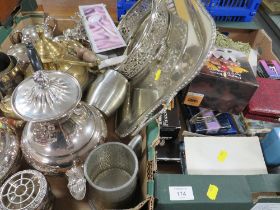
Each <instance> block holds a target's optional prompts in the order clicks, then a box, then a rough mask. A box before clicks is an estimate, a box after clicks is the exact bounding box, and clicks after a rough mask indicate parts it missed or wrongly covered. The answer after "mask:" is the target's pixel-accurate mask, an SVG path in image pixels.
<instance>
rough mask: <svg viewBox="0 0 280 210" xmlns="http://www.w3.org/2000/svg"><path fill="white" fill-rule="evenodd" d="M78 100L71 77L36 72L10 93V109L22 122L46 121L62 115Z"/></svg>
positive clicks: (65, 74)
mask: <svg viewBox="0 0 280 210" xmlns="http://www.w3.org/2000/svg"><path fill="white" fill-rule="evenodd" d="M81 97H82V91H81V88H80V85H79V83H78V81H77V80H76V79H75V78H74V77H73V76H71V75H69V74H67V73H64V72H58V71H44V70H39V71H36V72H35V73H34V74H33V77H29V78H27V79H25V80H24V81H22V82H21V83H20V84H19V85H18V87H17V88H16V89H15V90H14V92H13V95H12V108H13V110H14V112H16V113H17V114H18V115H19V116H20V117H21V118H22V119H24V120H26V121H33V122H42V121H50V120H56V119H59V118H62V117H64V116H66V115H67V113H69V112H70V111H71V110H73V109H74V108H75V107H76V106H77V104H78V103H79V102H80V100H81Z"/></svg>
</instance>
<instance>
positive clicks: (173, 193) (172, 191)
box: [169, 186, 194, 201]
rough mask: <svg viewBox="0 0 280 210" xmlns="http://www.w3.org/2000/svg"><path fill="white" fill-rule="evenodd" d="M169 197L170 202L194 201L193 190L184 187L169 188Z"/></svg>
mask: <svg viewBox="0 0 280 210" xmlns="http://www.w3.org/2000/svg"><path fill="white" fill-rule="evenodd" d="M169 196H170V200H171V201H192V200H194V196H193V189H192V187H190V186H186V187H174V186H172V187H169Z"/></svg>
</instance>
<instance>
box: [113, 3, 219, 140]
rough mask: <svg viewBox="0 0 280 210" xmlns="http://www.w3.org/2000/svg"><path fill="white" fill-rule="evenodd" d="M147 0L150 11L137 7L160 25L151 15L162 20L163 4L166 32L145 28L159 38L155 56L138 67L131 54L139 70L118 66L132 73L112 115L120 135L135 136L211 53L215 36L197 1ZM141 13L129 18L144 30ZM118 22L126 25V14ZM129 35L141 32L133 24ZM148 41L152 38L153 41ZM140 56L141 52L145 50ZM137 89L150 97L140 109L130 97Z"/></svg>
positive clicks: (137, 91) (135, 35)
mask: <svg viewBox="0 0 280 210" xmlns="http://www.w3.org/2000/svg"><path fill="white" fill-rule="evenodd" d="M141 2H142V3H144V2H145V1H144V0H142V1H138V4H139V5H141ZM152 3H153V4H154V6H152V9H151V12H150V13H149V11H150V7H147V8H145V7H143V8H144V9H145V10H146V13H145V12H144V13H145V14H149V15H150V16H151V17H153V18H154V19H153V21H154V22H159V23H161V21H160V20H157V19H162V21H163V22H166V15H160V14H161V12H159V11H165V10H164V8H166V9H167V10H168V22H166V23H167V25H168V30H167V31H166V30H153V31H150V34H151V36H153V37H155V38H156V39H161V40H162V41H163V42H162V43H161V44H159V46H161V48H159V50H158V51H155V52H157V54H156V55H154V56H153V57H152V58H151V59H146V60H145V59H144V60H145V61H147V60H148V61H149V65H147V66H146V65H144V64H143V65H142V63H141V65H139V63H138V57H135V58H134V61H135V65H134V66H139V67H140V68H139V69H140V70H139V72H141V73H140V74H134V73H133V71H134V68H131V69H132V70H131V72H130V68H122V69H127V71H126V72H127V75H128V74H130V73H132V74H133V75H134V76H133V77H132V78H131V80H130V83H131V85H130V89H129V91H128V93H127V96H126V99H125V102H124V104H123V106H122V108H120V110H119V114H118V120H117V125H116V127H117V128H116V132H117V133H118V134H119V135H120V136H122V137H124V136H128V135H135V134H137V133H138V132H139V131H140V130H141V129H142V128H143V127H144V126H145V125H147V123H148V122H150V121H151V120H152V119H154V118H156V117H157V116H158V115H159V114H160V113H161V112H162V111H163V110H164V109H165V108H166V107H167V106H166V105H168V104H169V103H170V101H171V100H172V99H173V98H174V96H175V95H176V94H177V93H178V91H180V90H181V89H182V88H183V87H185V86H186V85H187V84H188V83H190V82H191V80H192V79H193V78H194V77H195V76H196V75H197V74H198V73H199V71H200V69H201V67H202V66H203V65H204V61H205V60H206V59H207V57H208V56H209V54H210V53H211V52H210V51H211V49H212V46H213V44H214V40H215V36H216V27H215V23H214V21H213V19H212V18H211V17H210V15H209V14H208V13H207V11H206V10H205V8H204V7H203V5H201V3H200V2H199V1H191V0H182V1H178V0H170V1H164V0H155V1H152ZM135 9H136V6H135V8H132V9H131V10H130V11H129V12H128V13H127V17H129V16H130V15H133V13H134V12H135ZM142 13H143V12H142ZM163 14H165V13H163ZM149 15H148V16H149ZM142 17H143V16H141V15H140V16H139V17H137V16H135V18H136V19H137V20H134V22H137V21H139V22H140V23H142V26H140V28H144V29H146V27H149V26H150V25H151V20H149V19H147V18H146V19H145V20H147V21H142ZM123 22H124V23H123ZM143 24H144V26H143ZM123 25H124V26H126V25H127V26H128V27H130V25H131V24H130V21H129V20H128V19H127V18H126V17H124V18H123V19H122V21H121V22H120V26H123ZM163 28H165V27H163ZM128 31H129V30H128ZM144 31H145V30H144ZM131 33H132V34H130V35H128V37H130V36H131V39H132V40H133V38H134V37H137V36H141V34H140V35H137V33H138V32H137V29H135V27H132V32H131ZM141 33H142V32H141ZM134 40H136V43H134V44H133V46H142V45H144V46H145V45H146V43H143V40H146V42H149V40H147V39H145V37H143V39H135V38H134ZM151 40H153V42H154V40H155V39H151ZM128 42H129V40H128ZM156 43H159V42H156ZM153 49H154V48H153ZM136 51H137V50H136ZM140 52H141V51H140ZM140 52H138V53H140ZM142 55H144V56H146V54H145V53H144V54H142ZM128 56H129V55H128ZM132 63H133V62H132ZM120 70H121V69H120ZM137 71H138V70H137ZM125 75H126V73H125ZM139 90H145V91H146V93H145V94H144V95H150V96H151V97H149V98H150V100H149V104H148V105H145V106H144V107H143V106H142V104H141V100H139V98H137V97H135V94H138V93H139ZM149 92H150V93H149ZM140 105H141V106H142V107H141V110H138V108H137V107H140ZM136 108H137V109H136Z"/></svg>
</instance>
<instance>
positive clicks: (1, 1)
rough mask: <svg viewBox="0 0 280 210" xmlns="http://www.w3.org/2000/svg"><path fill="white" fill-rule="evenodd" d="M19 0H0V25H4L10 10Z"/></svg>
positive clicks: (11, 10)
mask: <svg viewBox="0 0 280 210" xmlns="http://www.w3.org/2000/svg"><path fill="white" fill-rule="evenodd" d="M19 2H20V0H9V1H7V0H0V5H1V6H0V25H4V24H5V23H6V21H7V20H8V18H9V17H10V15H11V14H12V12H13V11H14V10H15V9H16V7H17V6H18V5H19Z"/></svg>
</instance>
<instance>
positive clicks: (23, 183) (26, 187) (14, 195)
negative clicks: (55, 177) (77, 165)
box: [0, 170, 54, 210]
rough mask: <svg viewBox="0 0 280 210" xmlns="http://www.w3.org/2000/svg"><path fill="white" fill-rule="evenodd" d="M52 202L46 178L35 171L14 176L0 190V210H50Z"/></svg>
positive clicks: (22, 172)
mask: <svg viewBox="0 0 280 210" xmlns="http://www.w3.org/2000/svg"><path fill="white" fill-rule="evenodd" d="M53 201H54V196H53V194H52V192H51V191H50V187H49V185H48V183H47V180H46V178H45V177H44V175H43V174H41V173H40V172H38V171H35V170H24V171H20V172H18V173H16V174H14V175H13V176H11V177H10V178H9V179H8V180H7V181H6V182H5V183H4V184H3V185H2V187H1V188H0V209H1V210H14V209H17V210H37V209H40V210H51V209H52V208H53Z"/></svg>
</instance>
